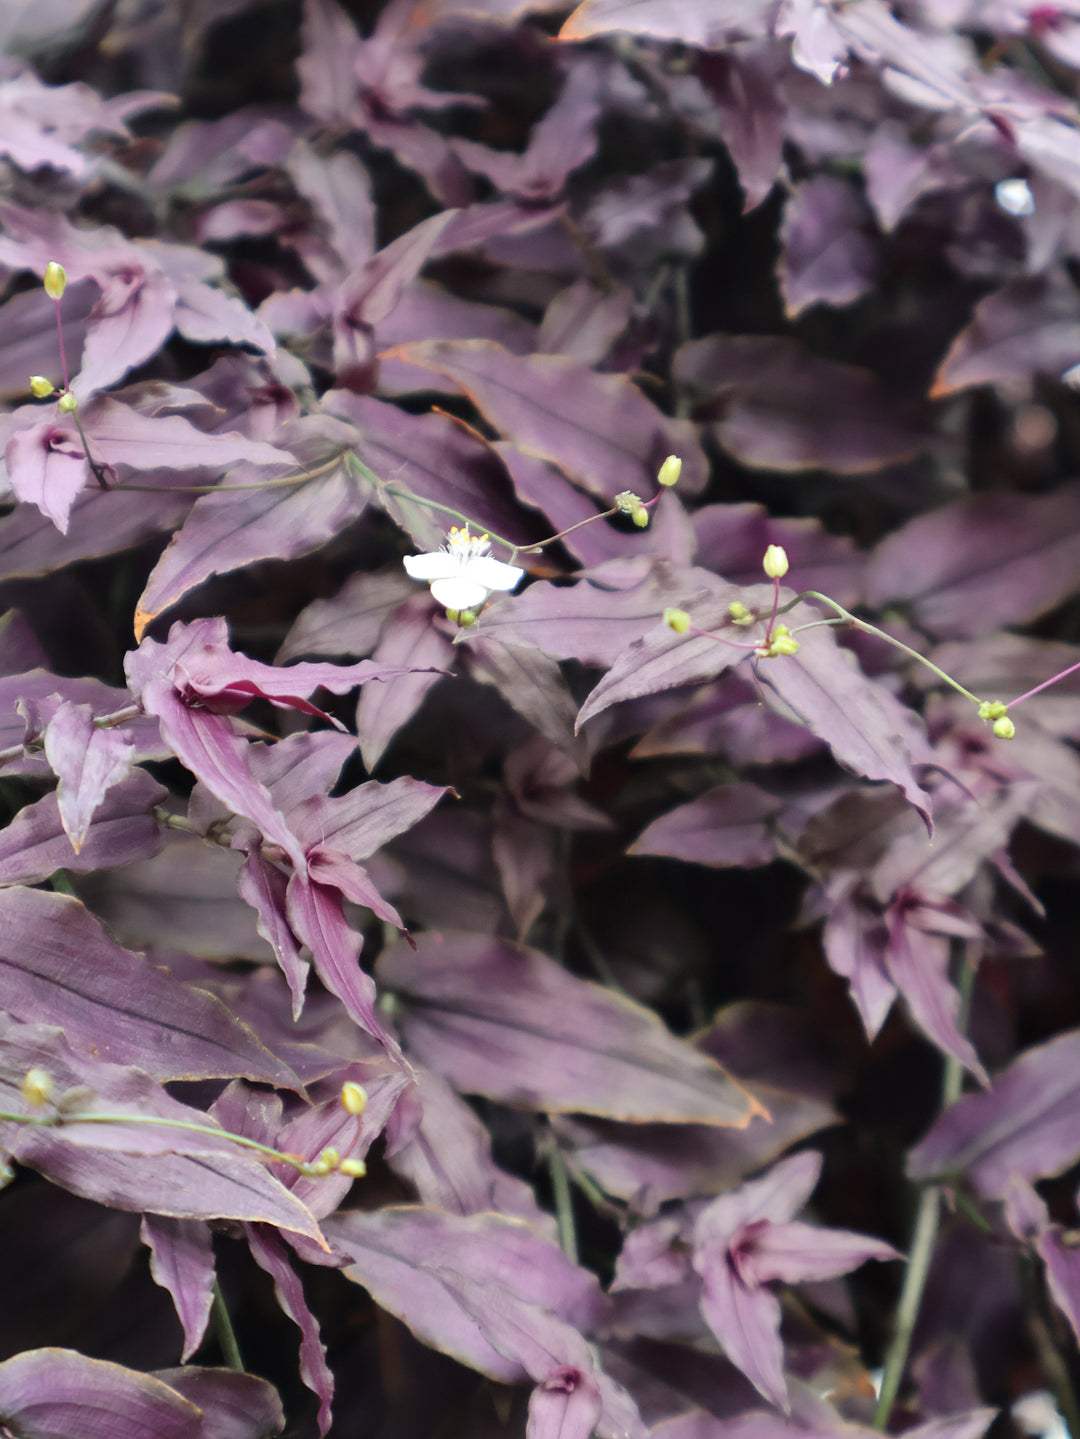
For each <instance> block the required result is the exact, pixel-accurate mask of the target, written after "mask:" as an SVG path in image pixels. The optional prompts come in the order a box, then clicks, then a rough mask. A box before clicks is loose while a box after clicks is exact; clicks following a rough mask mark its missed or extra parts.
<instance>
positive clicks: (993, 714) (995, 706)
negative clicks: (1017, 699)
mask: <svg viewBox="0 0 1080 1439" xmlns="http://www.w3.org/2000/svg"><path fill="white" fill-rule="evenodd" d="M1008 708H1009V706H1008V705H1007V704H1006V703H1005V702H1004V700H983V702H982V704H981V705H980V706H979V718H980V719H981V720H997V719H1001V717H1002V716H1003V715H1004V714H1005V713H1006V711H1007V710H1008Z"/></svg>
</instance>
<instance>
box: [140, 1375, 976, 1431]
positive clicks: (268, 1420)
mask: <svg viewBox="0 0 1080 1439" xmlns="http://www.w3.org/2000/svg"><path fill="white" fill-rule="evenodd" d="M153 1377H154V1378H155V1379H160V1380H162V1381H163V1382H164V1383H165V1384H168V1385H169V1387H170V1388H172V1389H175V1390H176V1392H177V1393H178V1394H180V1395H182V1396H183V1398H185V1399H190V1400H191V1402H192V1403H193V1404H197V1405H198V1406H199V1408H200V1409H201V1410H202V1411H203V1416H204V1421H205V1424H206V1434H207V1439H266V1435H268V1434H277V1433H280V1431H281V1430H282V1429H284V1427H285V1415H284V1412H283V1411H282V1408H281V1400H280V1399H279V1398H278V1394H277V1390H276V1389H275V1388H274V1386H273V1385H272V1384H269V1383H268V1382H267V1381H266V1380H265V1379H259V1378H257V1377H256V1375H254V1374H240V1373H238V1372H237V1371H236V1370H235V1369H200V1368H199V1367H198V1365H195V1364H188V1365H185V1366H184V1367H183V1368H182V1369H159V1370H158V1371H157V1372H156V1374H155V1375H154V1376H153ZM965 1439H966V1436H965ZM974 1439H977V1436H974Z"/></svg>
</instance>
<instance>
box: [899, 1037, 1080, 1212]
mask: <svg viewBox="0 0 1080 1439" xmlns="http://www.w3.org/2000/svg"><path fill="white" fill-rule="evenodd" d="M1078 1057H1080V1031H1076V1030H1070V1031H1069V1032H1068V1033H1066V1034H1059V1035H1058V1036H1057V1037H1056V1038H1055V1039H1052V1040H1050V1041H1049V1042H1048V1043H1046V1044H1040V1045H1037V1046H1036V1047H1035V1048H1033V1049H1028V1050H1025V1051H1024V1053H1022V1054H1021V1055H1020V1056H1019V1058H1017V1059H1014V1060H1013V1062H1012V1063H1011V1064H1010V1065H1009V1066H1008V1067H1007V1068H1006V1069H1004V1070H1003V1071H1002V1072H1001V1073H1000V1074H999V1075H997V1077H996V1078H995V1080H994V1083H993V1086H992V1087H991V1088H990V1090H989V1091H988V1092H987V1093H985V1094H971V1095H966V1096H965V1097H964V1098H963V1099H960V1100H958V1101H957V1102H956V1103H955V1104H953V1105H951V1106H950V1107H949V1108H948V1109H947V1110H946V1111H945V1113H944V1114H943V1115H942V1116H941V1118H940V1119H939V1120H938V1121H937V1123H936V1124H935V1125H934V1127H933V1128H932V1129H931V1131H930V1133H929V1134H928V1135H927V1136H926V1138H925V1139H923V1140H922V1142H921V1143H920V1144H918V1145H916V1147H915V1148H914V1149H913V1150H912V1152H911V1155H910V1158H909V1161H908V1166H909V1171H910V1173H911V1175H912V1176H913V1177H914V1178H916V1179H926V1178H930V1177H931V1176H935V1175H942V1174H949V1173H954V1172H960V1171H963V1172H965V1173H967V1174H968V1175H969V1176H970V1178H971V1180H972V1183H974V1184H975V1185H976V1186H977V1187H978V1189H979V1191H980V1193H982V1194H983V1195H985V1196H986V1197H987V1198H992V1199H1000V1198H1002V1197H1003V1196H1004V1194H1005V1192H1006V1189H1007V1187H1008V1184H1009V1180H1010V1177H1011V1176H1012V1175H1014V1174H1015V1175H1019V1176H1020V1177H1021V1178H1023V1179H1041V1178H1044V1177H1050V1176H1052V1175H1055V1174H1060V1173H1062V1172H1063V1171H1064V1170H1066V1169H1068V1168H1069V1166H1070V1165H1072V1164H1073V1163H1075V1161H1076V1158H1077V1156H1078V1155H1080V1124H1078V1122H1077V1115H1078V1112H1080V1111H1078V1109H1077V1100H1076V1091H1077V1074H1078V1072H1080V1071H1078Z"/></svg>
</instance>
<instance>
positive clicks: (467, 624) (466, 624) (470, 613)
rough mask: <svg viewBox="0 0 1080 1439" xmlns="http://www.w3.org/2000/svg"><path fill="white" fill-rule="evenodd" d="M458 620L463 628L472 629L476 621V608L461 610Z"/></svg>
mask: <svg viewBox="0 0 1080 1439" xmlns="http://www.w3.org/2000/svg"><path fill="white" fill-rule="evenodd" d="M457 622H458V624H459V625H460V626H461V628H462V629H463V630H471V629H472V627H473V625H474V624H475V623H476V611H475V610H459V611H458V617H457Z"/></svg>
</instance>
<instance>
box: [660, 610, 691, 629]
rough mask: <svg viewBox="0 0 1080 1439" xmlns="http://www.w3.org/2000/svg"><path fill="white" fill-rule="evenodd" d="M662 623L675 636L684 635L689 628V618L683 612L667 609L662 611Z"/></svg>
mask: <svg viewBox="0 0 1080 1439" xmlns="http://www.w3.org/2000/svg"><path fill="white" fill-rule="evenodd" d="M664 623H665V624H666V625H667V627H668V629H669V630H674V631H675V633H676V634H677V635H684V634H685V633H686V631H687V630H688V629H689V628H690V616H689V615H688V614H687V613H686V611H685V610H672V609H668V610H665V611H664Z"/></svg>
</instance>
